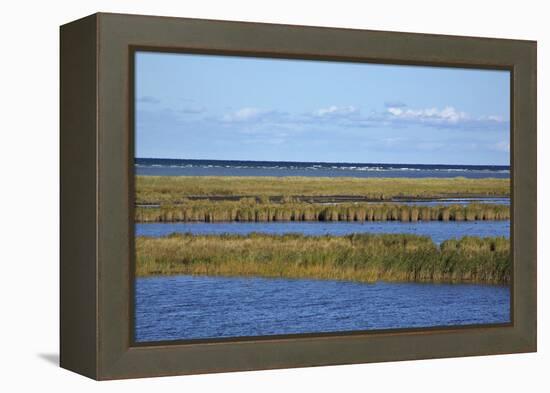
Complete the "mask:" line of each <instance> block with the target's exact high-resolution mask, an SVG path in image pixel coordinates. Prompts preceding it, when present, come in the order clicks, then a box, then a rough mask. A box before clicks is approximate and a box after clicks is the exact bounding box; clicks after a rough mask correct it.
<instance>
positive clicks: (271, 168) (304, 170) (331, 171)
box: [135, 158, 510, 179]
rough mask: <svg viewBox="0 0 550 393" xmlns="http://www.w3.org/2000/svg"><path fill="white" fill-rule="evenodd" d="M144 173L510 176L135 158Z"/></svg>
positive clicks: (486, 168) (419, 168) (416, 167)
mask: <svg viewBox="0 0 550 393" xmlns="http://www.w3.org/2000/svg"><path fill="white" fill-rule="evenodd" d="M135 173H136V175H145V176H315V177H395V178H398V177H415V178H422V177H439V178H445V177H466V178H472V179H479V178H509V177H510V167H509V166H508V165H426V164H377V163H342V162H340V163H331V162H296V161H236V160H182V159H167V158H136V159H135Z"/></svg>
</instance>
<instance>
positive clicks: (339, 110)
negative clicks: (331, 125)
mask: <svg viewBox="0 0 550 393" xmlns="http://www.w3.org/2000/svg"><path fill="white" fill-rule="evenodd" d="M357 112H358V109H357V108H356V107H354V106H353V105H349V106H336V105H331V106H329V107H328V108H321V109H318V110H316V111H315V112H314V113H315V114H316V115H317V116H327V115H349V114H352V113H357Z"/></svg>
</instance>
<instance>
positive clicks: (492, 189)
mask: <svg viewBox="0 0 550 393" xmlns="http://www.w3.org/2000/svg"><path fill="white" fill-rule="evenodd" d="M327 195H328V196H338V195H345V196H358V197H363V198H369V199H378V200H388V199H391V198H396V197H407V198H438V197H453V196H465V197H466V196H508V195H510V180H509V179H466V178H461V177H456V178H441V179H439V178H437V179H436V178H430V179H427V178H426V179H419V178H414V179H413V178H351V177H332V178H329V177H235V176H136V203H140V204H141V203H168V204H170V203H175V202H180V201H181V200H183V199H184V198H185V197H190V196H225V197H235V196H236V197H246V196H250V197H285V196H286V197H303V196H327Z"/></svg>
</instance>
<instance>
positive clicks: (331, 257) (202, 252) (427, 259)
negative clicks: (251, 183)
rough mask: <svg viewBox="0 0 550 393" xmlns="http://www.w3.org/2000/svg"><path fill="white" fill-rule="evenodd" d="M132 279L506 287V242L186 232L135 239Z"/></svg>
mask: <svg viewBox="0 0 550 393" xmlns="http://www.w3.org/2000/svg"><path fill="white" fill-rule="evenodd" d="M136 256H137V265H136V274H137V275H138V276H150V275H176V274H189V275H213V276H258V277H280V278H283V277H284V278H313V279H326V280H352V281H361V282H373V281H378V280H385V281H416V282H476V283H500V284H503V283H509V282H510V274H511V267H512V266H511V258H510V244H509V241H508V240H507V239H505V238H502V237H494V238H477V237H464V238H462V239H460V240H448V241H445V242H443V243H442V244H441V245H440V246H439V247H438V246H437V245H436V244H434V243H433V242H432V240H431V239H430V238H429V237H426V236H416V235H402V234H400V235H369V234H353V235H348V236H343V237H339V236H311V237H310V236H304V235H299V234H286V235H266V234H250V235H246V236H241V235H191V234H177V235H176V234H174V235H171V236H169V237H163V238H149V237H138V238H137V239H136Z"/></svg>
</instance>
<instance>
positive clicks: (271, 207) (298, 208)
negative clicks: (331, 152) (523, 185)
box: [135, 198, 510, 222]
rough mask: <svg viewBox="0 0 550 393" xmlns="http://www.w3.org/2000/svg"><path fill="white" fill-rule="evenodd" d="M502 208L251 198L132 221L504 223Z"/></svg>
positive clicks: (166, 208)
mask: <svg viewBox="0 0 550 393" xmlns="http://www.w3.org/2000/svg"><path fill="white" fill-rule="evenodd" d="M509 218H510V209H509V207H508V206H505V205H495V204H467V205H452V206H441V205H438V206H414V205H405V204H401V205H400V204H397V203H391V204H390V203H387V204H373V203H364V202H362V203H340V204H331V205H327V204H319V203H306V202H292V201H287V202H285V203H271V202H267V203H261V202H257V201H256V200H255V199H253V198H245V199H242V200H239V201H209V200H200V201H199V200H195V201H190V200H184V201H183V203H181V204H178V205H161V206H160V207H158V208H151V207H147V208H144V207H137V208H136V212H135V219H136V222H178V221H181V222H186V221H189V222H191V221H199V222H201V221H202V222H221V221H241V222H251V221H256V222H269V221H361V222H362V221H413V222H414V221H419V220H422V221H434V220H439V221H474V220H508V219H509Z"/></svg>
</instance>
